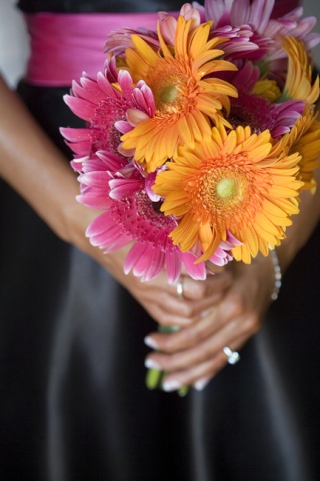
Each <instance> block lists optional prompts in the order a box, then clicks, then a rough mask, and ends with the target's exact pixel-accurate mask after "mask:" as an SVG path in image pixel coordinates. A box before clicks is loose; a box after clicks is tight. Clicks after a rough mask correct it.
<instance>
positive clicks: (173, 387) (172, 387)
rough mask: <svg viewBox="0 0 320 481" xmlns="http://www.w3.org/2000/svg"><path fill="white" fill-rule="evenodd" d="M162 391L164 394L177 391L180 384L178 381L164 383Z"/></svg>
mask: <svg viewBox="0 0 320 481" xmlns="http://www.w3.org/2000/svg"><path fill="white" fill-rule="evenodd" d="M162 387H163V390H164V391H166V392H170V391H177V390H178V389H180V388H181V387H182V384H181V383H180V382H178V381H174V380H173V381H165V382H164V383H163V385H162Z"/></svg>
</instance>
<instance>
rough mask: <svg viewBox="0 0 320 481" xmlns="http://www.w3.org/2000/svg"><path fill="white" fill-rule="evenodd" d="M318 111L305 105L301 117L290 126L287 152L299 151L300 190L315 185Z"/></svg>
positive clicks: (319, 163) (318, 153) (319, 148)
mask: <svg viewBox="0 0 320 481" xmlns="http://www.w3.org/2000/svg"><path fill="white" fill-rule="evenodd" d="M317 115H318V112H316V113H314V109H313V108H310V107H309V106H306V108H305V111H304V113H303V116H302V117H299V118H298V120H297V122H296V124H295V125H294V126H293V127H292V129H291V132H290V133H289V134H287V136H288V137H289V141H288V146H289V148H290V150H289V152H290V153H293V152H299V154H300V156H301V160H300V162H299V167H300V170H299V179H300V180H302V181H303V182H304V184H303V187H302V190H310V189H314V188H315V186H316V183H315V179H314V170H315V169H316V168H318V167H320V160H319V159H320V122H319V121H318V120H317Z"/></svg>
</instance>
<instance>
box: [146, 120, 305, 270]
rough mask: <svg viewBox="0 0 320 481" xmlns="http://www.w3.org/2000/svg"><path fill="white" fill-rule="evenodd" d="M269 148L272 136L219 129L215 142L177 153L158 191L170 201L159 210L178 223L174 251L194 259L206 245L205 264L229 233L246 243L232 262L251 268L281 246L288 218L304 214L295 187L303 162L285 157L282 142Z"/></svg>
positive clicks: (159, 181)
mask: <svg viewBox="0 0 320 481" xmlns="http://www.w3.org/2000/svg"><path fill="white" fill-rule="evenodd" d="M287 140H288V139H287ZM271 142H272V139H271V136H270V133H269V131H268V130H266V131H264V132H262V133H261V134H259V135H257V134H251V130H250V128H249V127H245V128H243V127H238V128H237V129H236V130H232V131H231V132H229V133H227V132H226V129H225V127H224V126H223V125H222V124H219V126H218V127H215V128H213V129H212V137H211V140H210V141H209V142H202V143H201V144H196V146H195V148H194V149H190V148H188V147H185V146H183V147H180V148H179V155H178V156H177V158H176V159H174V161H173V162H168V163H167V167H168V170H166V171H163V172H161V173H159V174H158V175H157V178H156V184H155V186H154V190H155V192H156V193H157V194H159V195H160V196H162V197H163V198H164V202H163V204H162V207H161V210H162V211H163V212H164V213H165V214H166V215H170V214H172V215H174V216H176V217H178V218H180V221H179V224H178V226H177V227H176V228H175V229H174V230H173V231H172V233H171V234H170V237H172V240H173V242H174V244H178V245H179V246H180V248H181V249H182V251H188V250H189V249H192V247H193V246H195V245H197V244H198V242H199V241H200V243H201V245H202V249H203V255H202V256H201V257H200V258H199V259H198V262H201V261H204V260H207V259H209V258H210V257H211V255H212V254H213V253H214V251H215V250H216V248H217V247H218V245H219V243H220V241H224V240H225V239H226V237H227V232H228V231H229V232H231V234H233V235H234V236H235V237H236V238H237V239H238V240H240V241H241V242H242V243H243V244H242V245H241V246H237V247H236V248H235V249H234V250H233V255H234V257H235V258H236V259H237V260H242V261H244V262H246V263H250V262H251V258H252V257H254V256H256V255H257V253H258V251H261V252H262V253H263V254H264V255H267V254H268V251H269V247H273V246H275V245H279V243H280V241H281V239H283V238H284V237H285V229H286V226H288V225H290V224H291V223H292V222H291V220H290V218H289V217H290V216H291V215H292V214H297V213H298V212H299V209H298V203H297V201H296V200H295V199H294V198H295V197H297V196H298V191H299V189H300V187H301V185H302V183H301V182H299V181H298V180H297V179H296V175H297V172H298V162H299V160H300V156H299V154H298V153H294V154H292V155H287V154H286V153H287V147H286V144H285V142H284V141H283V140H281V141H279V142H278V143H277V144H276V145H275V146H273V145H272V143H271Z"/></svg>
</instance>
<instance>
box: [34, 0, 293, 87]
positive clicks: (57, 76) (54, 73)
mask: <svg viewBox="0 0 320 481" xmlns="http://www.w3.org/2000/svg"><path fill="white" fill-rule="evenodd" d="M298 4H299V2H298V1H296V0H280V1H279V2H276V4H275V9H274V12H273V15H272V16H273V17H280V16H282V15H285V14H286V13H288V11H290V10H292V9H293V8H295V7H297V6H298ZM25 18H26V22H27V27H28V31H29V34H30V38H31V56H30V59H29V62H28V66H27V73H26V80H27V82H29V83H30V84H32V85H38V86H45V87H66V86H70V85H71V82H72V80H74V79H75V80H78V79H79V78H80V77H81V74H82V72H83V71H85V72H86V73H87V74H89V75H91V76H93V77H95V76H96V74H97V72H98V71H100V70H102V69H103V65H104V62H105V59H106V54H105V53H104V52H103V48H104V45H105V42H106V39H107V34H108V33H109V32H110V31H112V30H116V29H118V28H121V27H129V28H133V29H136V28H138V27H144V28H147V29H150V30H155V29H156V24H157V20H158V14H157V13H156V12H151V13H120V14H119V13H89V14H79V13H78V14H74V13H61V14H60V13H37V14H29V15H28V14H26V15H25Z"/></svg>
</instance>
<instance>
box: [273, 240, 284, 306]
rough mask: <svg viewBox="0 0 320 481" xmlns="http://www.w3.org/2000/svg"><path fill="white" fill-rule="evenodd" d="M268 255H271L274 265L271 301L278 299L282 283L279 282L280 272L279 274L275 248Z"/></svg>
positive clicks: (280, 278)
mask: <svg viewBox="0 0 320 481" xmlns="http://www.w3.org/2000/svg"><path fill="white" fill-rule="evenodd" d="M270 255H271V259H272V264H273V267H274V278H275V282H274V287H273V291H272V294H271V301H276V300H277V299H278V296H279V291H280V287H281V284H282V282H281V280H282V274H281V268H280V263H279V258H278V254H277V251H276V250H275V249H274V250H272V251H270Z"/></svg>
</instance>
